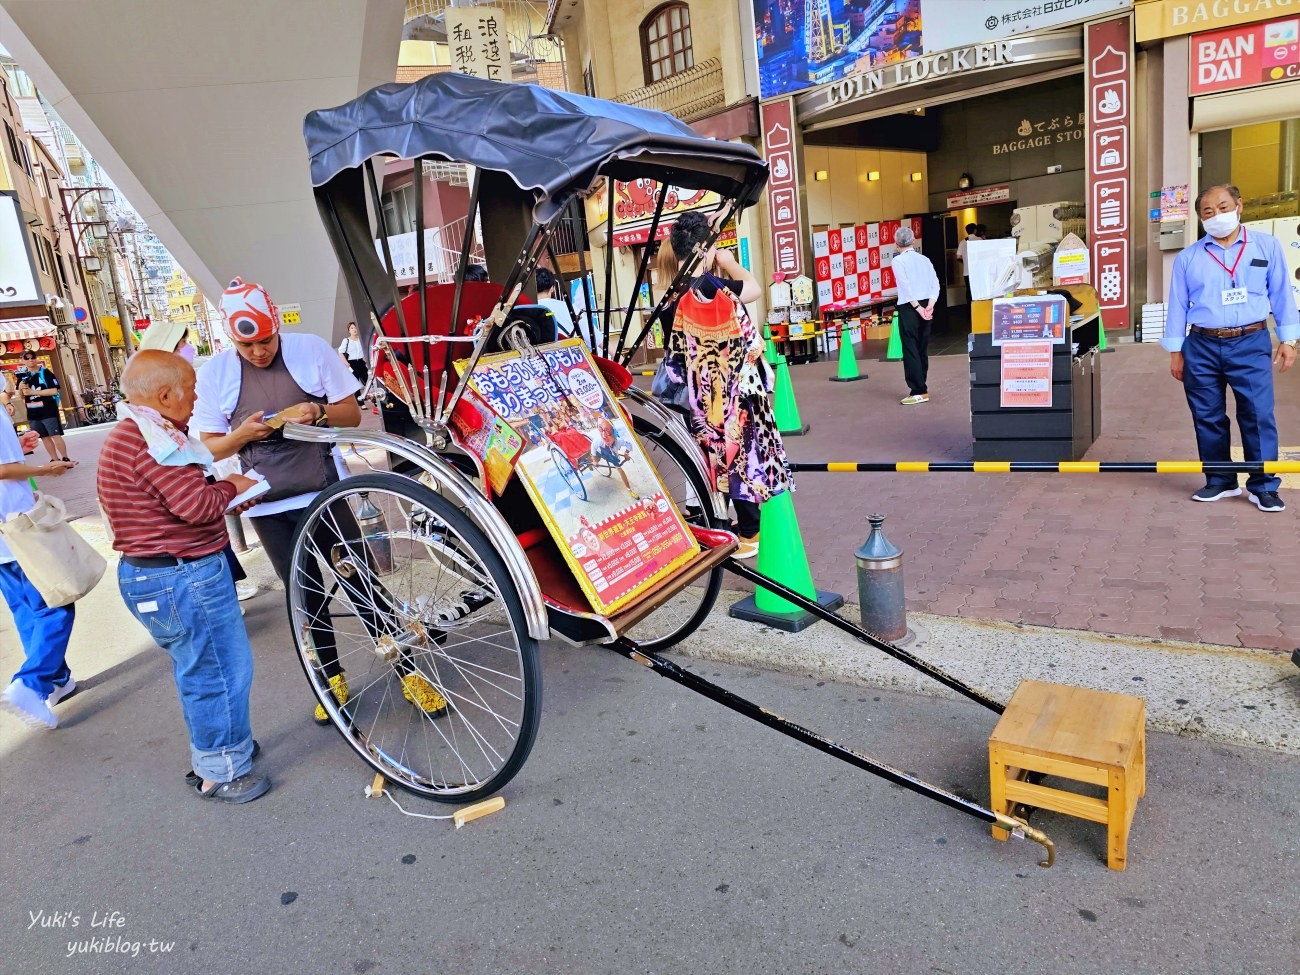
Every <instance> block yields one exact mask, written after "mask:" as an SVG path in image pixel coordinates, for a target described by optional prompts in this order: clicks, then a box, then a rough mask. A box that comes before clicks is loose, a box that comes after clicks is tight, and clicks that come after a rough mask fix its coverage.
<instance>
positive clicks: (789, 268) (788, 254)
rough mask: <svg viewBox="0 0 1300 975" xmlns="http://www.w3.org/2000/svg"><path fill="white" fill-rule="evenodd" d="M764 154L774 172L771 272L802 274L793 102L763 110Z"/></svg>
mask: <svg viewBox="0 0 1300 975" xmlns="http://www.w3.org/2000/svg"><path fill="white" fill-rule="evenodd" d="M759 113H760V120H761V122H762V126H763V155H764V157H765V158H766V159H767V165H768V167H769V168H770V169H771V176H770V178H769V179H768V182H767V206H768V226H769V227H770V228H771V234H772V270H773V271H776V272H777V273H779V274H786V275H798V274H802V273H803V246H802V243H801V241H800V239H799V186H800V185H801V184H800V182H799V159H798V154H797V153H796V152H795V144H794V135H795V133H794V100H793V99H791V98H780V99H777V100H776V101H771V102H764V103H763V104H762V105H761V106H760V108H759Z"/></svg>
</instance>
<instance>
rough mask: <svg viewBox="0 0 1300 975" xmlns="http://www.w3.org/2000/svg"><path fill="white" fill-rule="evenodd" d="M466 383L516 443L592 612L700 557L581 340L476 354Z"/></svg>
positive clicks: (524, 474)
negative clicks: (531, 351)
mask: <svg viewBox="0 0 1300 975" xmlns="http://www.w3.org/2000/svg"><path fill="white" fill-rule="evenodd" d="M464 365H465V364H464V362H463V361H462V362H458V363H457V368H458V369H461V370H463V369H464ZM470 386H471V387H472V389H473V390H474V391H475V392H476V393H478V394H479V395H480V396H481V397H482V398H483V399H484V400H485V401H486V402H487V404H488V405H489V406H490V407H491V409H492V410H493V411H495V413H496V414H497V415H498V416H499V417H500V418H501V419H502V420H504V421H505V422H506V423H508V424H509V425H510V426H511V428H512V429H513V431H514V432H515V433H516V434H517V435H518V436H519V438H520V439H521V441H522V450H523V453H522V455H521V456H520V458H519V460H518V467H517V470H518V473H519V475H520V479H521V480H522V482H523V484H524V487H525V489H526V490H527V491H528V494H529V496H530V497H531V498H532V499H533V501H534V503H535V504H536V505H537V508H538V511H539V512H540V513H541V515H542V519H543V521H545V523H546V527H547V529H548V530H549V531H550V533H551V536H552V538H553V539H554V540H555V542H556V544H557V545H558V546H559V549H560V552H561V553H562V555H563V556H564V560H565V562H567V563H568V565H569V567H570V568H571V569H572V570H573V573H574V575H575V577H576V578H577V581H578V584H579V585H580V586H581V587H582V591H583V592H584V593H585V594H586V596H587V598H588V599H589V600H591V604H592V608H593V609H595V610H596V611H597V612H601V613H611V612H614V611H616V610H617V609H619V608H620V607H622V606H625V605H627V604H628V603H629V602H631V601H632V600H633V599H635V598H636V597H637V595H639V594H640V593H641V592H643V591H645V590H646V589H647V588H648V587H650V586H652V585H653V584H654V583H656V582H658V581H659V580H661V579H663V578H665V577H666V576H668V575H671V574H672V572H673V571H674V570H675V569H677V568H678V567H680V566H682V565H684V564H686V563H687V562H689V561H690V560H691V558H692V557H694V555H695V554H696V553H697V552H698V551H699V546H698V545H697V543H696V541H695V537H694V536H693V535H692V534H691V531H690V528H689V527H688V526H687V524H686V522H685V520H684V519H683V518H682V516H681V514H680V513H678V511H677V509H676V507H675V506H674V505H673V502H672V499H671V498H670V497H669V496H668V494H667V492H666V491H665V490H664V487H663V484H662V483H661V482H660V480H659V476H658V474H657V473H656V472H655V469H654V466H653V465H652V464H651V463H650V461H649V459H648V458H647V457H646V455H645V452H644V451H643V450H642V448H641V445H640V443H639V442H638V441H637V439H636V438H635V437H634V436H633V434H632V431H631V429H630V427H629V424H628V422H627V418H626V416H624V414H623V411H622V410H621V409H620V408H619V406H618V404H617V402H616V401H615V399H614V397H613V395H612V394H611V393H610V392H609V390H608V388H607V387H606V386H605V383H604V380H603V379H602V378H601V376H600V373H599V371H598V370H597V369H596V367H595V366H594V364H593V363H592V361H591V359H590V357H589V355H588V352H587V350H586V347H585V346H584V345H583V344H582V342H581V340H578V339H567V340H565V341H563V342H558V343H555V344H553V345H549V346H544V347H542V348H539V349H538V351H537V354H536V355H532V356H529V357H527V358H525V357H523V356H520V355H518V354H517V353H507V354H503V355H497V356H488V357H485V358H484V359H482V360H481V361H480V362H479V364H478V366H477V367H476V368H475V369H474V372H473V374H472V376H471V377H470Z"/></svg>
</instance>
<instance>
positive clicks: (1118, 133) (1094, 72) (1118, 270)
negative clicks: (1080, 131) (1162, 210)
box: [1084, 17, 1133, 328]
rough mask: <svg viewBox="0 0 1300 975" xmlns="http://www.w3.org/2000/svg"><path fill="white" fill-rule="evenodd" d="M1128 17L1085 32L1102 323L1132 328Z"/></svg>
mask: <svg viewBox="0 0 1300 975" xmlns="http://www.w3.org/2000/svg"><path fill="white" fill-rule="evenodd" d="M1129 23H1130V22H1129V19H1128V18H1127V17H1121V18H1116V19H1115V20H1106V21H1102V22H1101V23H1097V24H1089V25H1088V27H1087V30H1086V32H1085V38H1086V46H1085V50H1084V61H1085V64H1086V66H1087V72H1088V76H1087V84H1086V89H1087V100H1088V231H1089V234H1088V236H1089V238H1090V243H1091V244H1092V268H1093V271H1092V273H1093V280H1094V282H1095V284H1096V287H1097V298H1098V303H1099V305H1100V306H1101V312H1102V321H1103V322H1104V324H1105V325H1106V326H1107V327H1108V328H1128V327H1129V324H1130V321H1129V317H1130V316H1129V213H1130V211H1131V209H1132V205H1131V202H1130V199H1131V197H1130V175H1129V170H1130V164H1129V147H1130V145H1131V142H1132V140H1131V138H1130V132H1129V123H1130V119H1131V117H1132V114H1131V111H1130V108H1129V98H1130V90H1131V87H1132V77H1131V76H1132V64H1133V55H1132V52H1131V50H1130V42H1129Z"/></svg>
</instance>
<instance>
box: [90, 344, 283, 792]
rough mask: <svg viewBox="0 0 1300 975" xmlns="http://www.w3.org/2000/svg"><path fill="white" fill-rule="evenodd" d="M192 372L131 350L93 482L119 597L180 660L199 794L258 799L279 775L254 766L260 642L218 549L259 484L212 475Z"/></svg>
mask: <svg viewBox="0 0 1300 975" xmlns="http://www.w3.org/2000/svg"><path fill="white" fill-rule="evenodd" d="M194 379H195V377H194V368H193V367H192V366H191V365H190V364H189V363H188V362H186V361H185V360H184V359H183V358H181V357H180V356H178V355H175V354H173V353H171V352H162V351H157V350H145V351H142V352H139V353H137V354H136V355H135V356H133V357H132V358H131V360H130V362H128V363H127V367H126V371H125V372H124V373H123V375H122V387H123V391H124V392H125V393H126V396H127V400H128V404H126V405H123V407H122V409H121V410H120V413H119V415H120V416H121V418H122V420H121V422H120V423H119V424H118V425H117V427H116V429H114V430H113V432H112V433H110V434H109V435H108V439H107V440H106V441H105V442H104V448H103V450H102V452H101V453H100V455H99V473H98V476H97V480H96V484H97V487H98V489H99V500H100V503H101V504H102V505H103V508H104V513H105V515H106V516H107V518H108V522H109V527H110V528H111V530H112V533H113V547H114V548H115V549H116V550H117V551H119V552H121V553H122V561H121V562H120V563H119V565H118V572H117V583H118V589H119V591H120V592H121V594H122V599H123V600H124V601H125V603H126V606H127V609H129V610H130V611H131V615H133V616H134V617H135V618H136V619H137V620H139V621H140V623H141V624H142V625H143V626H144V627H145V628H146V629H148V630H149V635H150V636H152V637H153V639H154V640H156V641H157V642H158V644H159V645H160V646H161V647H162V648H163V649H164V650H166V651H167V653H168V654H169V655H170V656H171V658H172V671H173V674H174V676H175V679H176V690H177V692H178V693H179V695H180V700H181V711H182V712H183V714H184V716H185V724H186V726H187V727H188V728H189V734H190V754H191V758H192V760H193V763H194V765H193V771H192V773H191V775H189V776H187V780H189V781H191V782H193V784H194V789H195V791H196V793H197V794H198V795H199V796H201V797H203V798H206V799H214V800H218V801H221V802H230V803H242V802H251V801H252V800H254V799H256V798H258V797H259V796H262V795H265V794H266V792H267V791H268V790H269V789H270V788H271V782H270V780H269V779H267V778H266V777H264V776H259V775H254V774H253V756H254V754H255V751H256V748H257V745H256V742H254V741H253V733H252V728H251V724H250V720H249V708H248V696H249V689H250V688H251V687H252V683H253V651H252V648H251V647H250V646H249V643H248V634H247V633H246V632H245V630H244V623H243V620H242V619H241V618H240V614H239V602H238V600H237V599H236V597H235V584H234V581H233V580H232V579H231V576H230V569H229V567H228V565H227V564H226V559H225V557H224V556H223V554H222V549H223V548H224V547H225V545H226V541H227V538H226V520H225V516H226V510H227V508H228V507H230V505H231V502H232V501H233V500H234V499H235V497H236V496H238V495H239V494H240V493H241V492H243V491H245V490H247V489H248V488H250V487H252V486H253V485H254V484H255V483H256V482H254V481H253V480H252V479H251V478H248V477H245V476H243V475H242V474H231V475H229V476H227V477H226V478H224V479H223V480H220V481H215V482H212V481H211V480H210V479H209V478H208V476H207V473H206V470H205V468H206V466H207V465H208V464H210V463H211V461H212V454H211V453H210V452H209V451H208V449H207V448H206V447H204V446H203V445H202V444H201V443H199V442H198V441H196V440H192V439H191V438H190V436H189V429H188V424H189V421H190V416H191V415H192V413H193V412H194V398H195V397H194Z"/></svg>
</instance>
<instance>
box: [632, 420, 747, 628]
mask: <svg viewBox="0 0 1300 975" xmlns="http://www.w3.org/2000/svg"><path fill="white" fill-rule="evenodd" d="M632 426H633V429H634V430H635V431H636V433H637V436H638V437H639V438H640V439H641V445H642V447H643V448H644V449H645V452H646V454H647V456H648V457H649V458H650V462H651V463H652V464H654V466H655V470H656V471H658V473H659V479H660V480H661V481H663V483H664V487H665V488H667V489H668V494H669V496H670V497H672V499H673V501H674V502H675V503H676V505H677V510H678V511H680V512H681V513H682V516H683V517H684V518H685V519H686V520H687V521H688V522H690V523H691V524H693V525H698V526H700V527H702V528H725V527H726V522H724V521H722V520H720V519H719V518H717V517H716V516H715V515H714V513H713V508H712V505H711V504H710V501H709V494H710V492H709V488H708V485H707V484H706V483H705V480H704V478H703V477H702V476H701V475H700V473H699V472H698V471H697V470H696V469H695V466H694V465H693V464H691V462H690V460H689V459H688V458H687V456H686V454H685V452H684V451H683V450H682V448H681V447H680V446H679V445H678V444H677V442H676V441H674V440H672V439H670V438H669V437H668V436H666V435H664V434H662V433H660V432H659V431H658V430H657V429H656V428H655V427H654V426H652V425H651V424H649V423H647V422H646V421H644V420H642V419H641V417H639V416H636V415H633V417H632ZM723 572H724V570H723V569H721V568H718V569H714V570H713V571H712V572H710V573H709V574H708V575H706V576H704V577H703V578H701V579H700V580H699V581H698V582H697V583H696V585H693V586H689V587H687V588H686V589H684V590H682V591H681V592H680V593H678V594H677V595H676V596H674V597H673V598H671V599H669V600H668V601H667V602H666V603H665V604H664V605H663V606H661V607H659V608H658V609H656V610H655V611H654V612H653V613H651V614H650V615H649V616H647V617H646V618H645V619H643V620H641V622H639V623H637V624H636V625H635V626H633V627H632V628H631V629H630V630H628V631H627V633H626V634H624V635H625V636H627V637H629V638H631V639H633V640H635V641H636V642H637V643H638V644H640V646H641V647H642V649H645V650H648V651H650V652H651V653H659V652H660V651H663V650H668V649H671V648H672V647H674V646H675V645H677V644H678V643H681V642H682V641H683V640H685V639H686V638H687V637H688V636H690V635H691V634H692V633H694V632H695V631H696V630H697V629H699V628H700V624H701V623H703V622H704V620H705V619H706V618H707V617H708V615H709V613H710V612H711V611H712V609H713V604H714V603H716V602H717V600H718V593H719V592H720V591H721V590H722V576H723Z"/></svg>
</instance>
